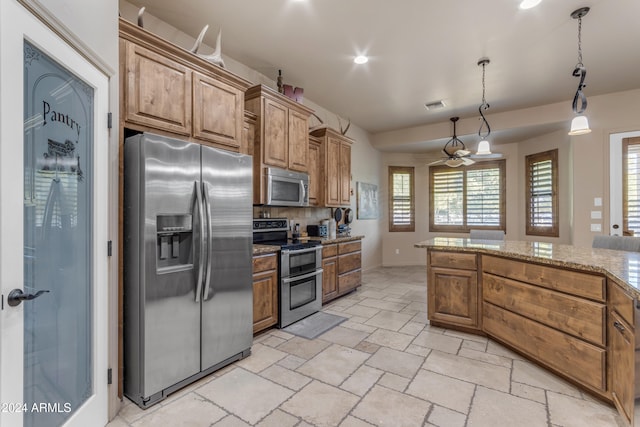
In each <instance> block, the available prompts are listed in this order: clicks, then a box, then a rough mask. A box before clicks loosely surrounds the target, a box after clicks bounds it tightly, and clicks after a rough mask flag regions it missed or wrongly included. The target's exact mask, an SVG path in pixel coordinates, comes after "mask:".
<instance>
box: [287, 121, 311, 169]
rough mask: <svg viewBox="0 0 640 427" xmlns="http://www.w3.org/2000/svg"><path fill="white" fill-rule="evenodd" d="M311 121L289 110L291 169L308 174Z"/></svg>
mask: <svg viewBox="0 0 640 427" xmlns="http://www.w3.org/2000/svg"><path fill="white" fill-rule="evenodd" d="M308 123H309V119H308V117H307V116H305V115H304V114H300V113H298V112H297V111H294V110H289V135H288V136H289V169H291V170H295V171H299V172H307V169H308V156H309V124H308Z"/></svg>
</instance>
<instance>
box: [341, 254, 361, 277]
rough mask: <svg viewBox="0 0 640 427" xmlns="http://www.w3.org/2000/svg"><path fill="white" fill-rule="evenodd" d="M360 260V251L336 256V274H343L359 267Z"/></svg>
mask: <svg viewBox="0 0 640 427" xmlns="http://www.w3.org/2000/svg"><path fill="white" fill-rule="evenodd" d="M361 265H362V261H361V259H360V252H354V253H352V254H348V255H340V256H339V257H338V274H343V273H346V272H348V271H351V270H355V269H358V268H360V267H361Z"/></svg>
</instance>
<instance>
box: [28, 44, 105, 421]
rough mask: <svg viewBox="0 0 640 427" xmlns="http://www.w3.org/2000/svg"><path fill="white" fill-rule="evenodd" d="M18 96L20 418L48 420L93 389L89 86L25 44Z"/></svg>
mask: <svg viewBox="0 0 640 427" xmlns="http://www.w3.org/2000/svg"><path fill="white" fill-rule="evenodd" d="M24 97H25V98H24V292H25V293H30V294H36V293H37V292H39V291H47V292H46V293H43V294H42V295H41V296H39V297H38V298H37V299H35V300H33V301H30V302H29V303H28V304H24V402H25V404H26V405H27V407H28V408H29V409H30V410H29V411H27V412H26V413H25V418H24V425H25V426H29V427H30V426H34V427H35V426H43V427H45V426H46V427H51V426H59V425H62V424H63V423H64V422H65V420H67V419H68V418H69V417H71V416H72V415H73V414H74V412H75V411H76V410H77V409H78V408H79V407H80V406H81V405H82V404H83V403H84V402H85V401H86V400H87V399H88V398H89V397H90V396H92V394H93V393H94V379H93V365H92V360H93V354H92V348H93V345H92V343H93V340H94V338H95V337H93V336H92V331H93V325H92V323H93V313H92V307H93V304H92V301H93V293H94V292H95V290H94V289H92V283H93V272H92V260H93V253H92V248H93V242H92V229H93V223H92V218H93V212H92V205H93V194H92V188H93V185H94V183H93V164H92V159H93V147H92V141H93V132H94V129H93V117H94V111H93V108H94V107H93V103H94V93H93V89H92V88H91V87H90V86H89V85H87V84H86V83H85V82H84V81H82V80H80V79H79V78H77V77H76V76H75V75H73V74H71V73H70V72H69V71H68V70H67V69H66V68H63V67H62V66H61V65H60V64H58V63H56V62H55V61H53V60H52V59H51V58H50V57H48V56H47V55H46V54H44V53H43V52H42V51H41V50H39V49H38V48H37V47H36V46H34V45H32V44H30V43H29V42H27V41H25V42H24ZM34 405H35V406H34ZM33 408H38V409H40V408H41V410H33Z"/></svg>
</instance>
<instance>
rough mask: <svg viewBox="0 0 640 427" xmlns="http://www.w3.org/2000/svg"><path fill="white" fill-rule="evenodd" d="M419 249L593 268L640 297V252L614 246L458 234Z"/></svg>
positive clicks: (419, 245) (431, 241) (422, 245)
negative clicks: (596, 246) (613, 247)
mask: <svg viewBox="0 0 640 427" xmlns="http://www.w3.org/2000/svg"><path fill="white" fill-rule="evenodd" d="M414 246H415V247H416V248H432V249H446V250H448V251H453V252H474V253H480V254H488V255H497V256H501V255H502V256H508V257H509V258H511V259H518V260H522V261H531V262H535V263H539V264H547V265H552V266H558V267H564V268H570V269H576V270H582V271H591V272H594V273H600V274H603V275H605V276H607V277H609V278H612V279H614V280H616V281H618V282H620V284H622V285H626V287H627V288H628V290H629V292H630V293H631V294H632V295H633V296H634V297H635V298H636V299H640V253H637V252H625V251H618V250H611V249H595V248H585V247H578V246H571V245H563V244H557V243H545V242H526V241H512V240H507V241H504V242H503V241H493V240H475V239H468V238H458V237H435V238H433V239H429V240H425V241H422V242H419V243H416V244H415V245H414Z"/></svg>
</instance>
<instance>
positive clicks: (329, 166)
mask: <svg viewBox="0 0 640 427" xmlns="http://www.w3.org/2000/svg"><path fill="white" fill-rule="evenodd" d="M325 156H326V157H325V161H326V166H325V169H324V170H325V174H326V181H327V185H326V187H325V196H326V206H339V205H340V176H339V173H338V170H339V168H340V140H338V139H336V138H331V137H329V138H327V140H326V146H325Z"/></svg>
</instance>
